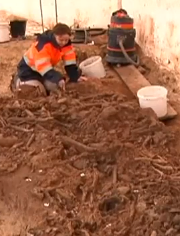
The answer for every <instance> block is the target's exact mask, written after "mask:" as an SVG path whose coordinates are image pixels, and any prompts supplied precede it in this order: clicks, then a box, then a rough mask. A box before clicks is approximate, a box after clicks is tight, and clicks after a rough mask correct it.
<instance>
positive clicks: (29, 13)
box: [0, 0, 119, 27]
mask: <svg viewBox="0 0 180 236" xmlns="http://www.w3.org/2000/svg"><path fill="white" fill-rule="evenodd" d="M118 4H119V0H91V1H85V0H63V1H62V0H57V5H58V20H59V21H60V22H66V23H67V24H69V25H73V23H74V21H77V22H78V23H80V25H81V26H91V27H92V26H95V27H107V24H109V20H110V14H111V12H112V11H113V10H116V9H117V7H118ZM42 5H43V14H44V21H45V24H46V25H50V24H51V23H53V22H55V0H42ZM0 10H5V11H8V12H10V13H11V14H15V15H18V16H22V17H26V18H28V19H32V20H34V21H37V22H41V15H40V7H39V0H16V1H15V0H0Z"/></svg>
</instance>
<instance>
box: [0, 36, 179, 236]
mask: <svg viewBox="0 0 180 236" xmlns="http://www.w3.org/2000/svg"><path fill="white" fill-rule="evenodd" d="M30 43H31V41H30V40H29V41H28V40H27V41H21V42H18V41H17V42H11V43H9V44H4V45H0V50H1V54H2V56H1V75H0V76H1V87H0V90H1V94H3V92H4V94H6V95H7V94H9V95H10V93H9V92H8V86H7V84H8V83H9V81H10V75H11V73H13V72H14V70H15V67H16V64H17V62H18V60H19V59H20V57H21V55H22V54H23V51H24V50H25V49H26V48H27V47H28V46H29V44H30ZM78 48H82V47H80V46H79V47H78ZM78 48H77V51H78V50H79V49H78ZM7 50H8V51H7ZM82 50H83V51H85V53H86V56H89V55H95V54H100V53H103V52H100V51H98V50H99V47H96V46H86V47H85V46H84V47H83V49H82ZM82 50H81V51H80V50H79V51H78V52H79V54H78V55H79V60H80V61H81V60H82V59H83V58H84V53H82ZM82 55H83V56H82ZM106 69H107V77H106V78H105V79H103V80H90V81H88V82H86V83H80V84H76V85H68V86H67V91H66V93H65V94H63V95H60V94H59V95H52V96H50V97H48V98H43V97H41V98H40V97H39V98H29V99H26V100H25V99H23V97H22V96H21V98H19V99H17V98H16V97H13V98H12V97H10V96H9V97H7V96H4V97H3V96H2V97H1V98H0V150H1V152H0V183H1V184H0V193H1V194H0V211H1V214H0V235H1V236H18V235H19V236H70V235H71V236H91V235H97V236H102V235H107V236H112V235H113V236H114V235H118V236H131V235H132V236H156V235H157V236H161V235H162V236H164V235H167V236H171V235H173V236H175V235H177V236H178V235H180V201H179V194H180V167H179V166H180V163H179V162H180V161H179V149H178V145H179V131H178V130H174V129H172V128H171V127H169V126H165V125H164V124H163V123H161V122H159V121H158V119H157V117H156V115H155V114H154V112H152V110H151V109H145V110H142V109H140V108H139V106H138V103H137V101H136V100H135V99H134V98H133V97H132V95H131V94H130V92H129V91H128V90H127V89H126V88H125V87H124V86H123V84H122V82H121V81H120V80H119V79H118V78H116V75H115V74H113V72H111V71H110V70H109V69H108V68H106Z"/></svg>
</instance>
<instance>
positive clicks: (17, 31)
mask: <svg viewBox="0 0 180 236" xmlns="http://www.w3.org/2000/svg"><path fill="white" fill-rule="evenodd" d="M26 23H27V21H18V20H15V21H10V33H11V37H12V38H18V37H25V33H26Z"/></svg>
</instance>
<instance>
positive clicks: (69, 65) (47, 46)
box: [11, 23, 87, 94]
mask: <svg viewBox="0 0 180 236" xmlns="http://www.w3.org/2000/svg"><path fill="white" fill-rule="evenodd" d="M70 37H71V29H70V28H69V27H68V26H67V25H66V24H62V23H58V24H56V25H55V27H54V28H53V29H52V30H47V31H46V32H44V33H42V34H40V35H39V36H38V37H37V40H36V42H34V43H33V44H32V45H31V47H30V48H29V49H28V50H27V52H26V53H25V54H24V56H23V58H22V59H21V61H20V62H19V64H18V66H17V74H16V76H14V77H13V85H12V84H11V90H12V91H13V90H17V89H20V86H21V85H22V84H27V85H28V84H29V85H32V83H31V81H34V80H35V81H38V82H40V83H41V84H42V85H44V87H45V89H46V91H47V94H49V93H50V92H51V91H55V90H57V89H58V88H60V89H62V90H65V78H64V76H63V75H62V74H61V73H60V72H59V71H57V70H55V69H54V66H55V65H57V64H58V62H59V61H61V60H63V62H64V67H65V71H66V73H67V75H68V77H69V81H70V82H78V81H86V80H87V78H86V77H83V76H81V72H80V70H79V69H78V66H77V64H76V54H75V52H74V48H73V46H72V44H71V40H70Z"/></svg>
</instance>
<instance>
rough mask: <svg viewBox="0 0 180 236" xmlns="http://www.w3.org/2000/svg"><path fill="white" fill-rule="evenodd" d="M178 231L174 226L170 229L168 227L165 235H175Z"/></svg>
mask: <svg viewBox="0 0 180 236" xmlns="http://www.w3.org/2000/svg"><path fill="white" fill-rule="evenodd" d="M175 233H176V230H175V229H173V228H170V229H168V230H167V231H166V233H165V235H167V236H168V235H171V234H172V235H174V234H175Z"/></svg>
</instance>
